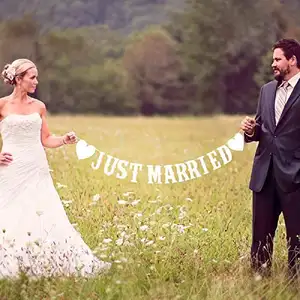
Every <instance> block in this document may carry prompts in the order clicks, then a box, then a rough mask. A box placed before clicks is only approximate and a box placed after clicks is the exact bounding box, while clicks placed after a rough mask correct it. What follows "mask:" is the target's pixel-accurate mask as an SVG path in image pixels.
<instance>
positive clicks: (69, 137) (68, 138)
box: [63, 131, 78, 144]
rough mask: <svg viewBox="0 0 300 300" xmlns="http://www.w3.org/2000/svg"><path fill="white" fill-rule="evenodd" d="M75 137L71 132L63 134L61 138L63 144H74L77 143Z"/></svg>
mask: <svg viewBox="0 0 300 300" xmlns="http://www.w3.org/2000/svg"><path fill="white" fill-rule="evenodd" d="M77 140H78V139H77V136H76V134H75V132H73V131H71V132H68V133H67V134H65V135H64V136H63V143H64V144H75V143H77Z"/></svg>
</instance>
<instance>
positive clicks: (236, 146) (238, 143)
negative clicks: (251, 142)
mask: <svg viewBox="0 0 300 300" xmlns="http://www.w3.org/2000/svg"><path fill="white" fill-rule="evenodd" d="M244 144H245V141H244V135H243V134H241V133H240V132H238V133H237V134H236V135H235V136H234V137H233V138H232V139H230V140H229V141H228V142H227V145H228V147H229V148H230V149H232V150H234V151H243V150H244Z"/></svg>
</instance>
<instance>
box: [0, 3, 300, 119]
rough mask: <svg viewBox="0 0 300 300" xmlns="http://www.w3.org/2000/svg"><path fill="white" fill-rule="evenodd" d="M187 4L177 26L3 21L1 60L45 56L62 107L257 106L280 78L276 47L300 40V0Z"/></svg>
mask: <svg viewBox="0 0 300 300" xmlns="http://www.w3.org/2000/svg"><path fill="white" fill-rule="evenodd" d="M116 1H117V0H116ZM135 1H138V0H135ZM145 2H146V1H145ZM156 2H159V1H156ZM111 3H113V2H111ZM148 4H149V3H148ZM145 5H146V4H145ZM184 5H185V9H184V10H178V11H177V12H176V13H175V12H173V13H172V14H170V15H169V18H168V22H164V23H163V24H154V25H152V26H151V25H147V26H146V27H145V28H144V29H143V30H137V31H132V32H130V33H129V34H124V32H122V30H119V29H112V28H111V27H110V26H108V25H105V24H98V25H93V26H81V27H77V28H73V27H70V28H62V27H61V28H55V27H53V28H49V29H47V30H44V29H43V27H42V26H40V22H41V21H38V20H37V19H36V18H35V17H34V16H33V15H30V14H28V15H24V16H23V17H21V18H14V19H9V20H6V19H2V22H1V24H0V63H1V64H2V66H4V65H5V64H6V63H7V62H10V61H12V60H14V59H16V58H20V57H27V58H30V59H32V60H33V61H35V62H36V64H37V66H38V68H39V87H38V90H37V95H36V96H37V97H38V98H39V99H41V100H42V101H43V102H45V103H46V105H47V107H48V110H49V111H50V112H52V113H64V112H68V113H100V114H116V115H132V114H143V115H156V114H160V115H172V114H176V115H177V114H192V115H200V114H212V113H226V114H233V113H243V114H244V113H253V112H255V109H256V104H257V96H258V91H259V88H260V85H261V84H263V83H264V82H266V81H267V80H270V79H272V74H271V68H270V65H271V60H272V53H271V47H272V45H273V43H274V42H275V41H276V40H278V39H279V38H282V37H293V38H297V37H300V29H299V21H298V19H297V16H296V14H295V13H294V8H295V5H297V1H295V0H289V4H288V5H287V4H286V3H284V4H283V3H281V1H277V0H257V1H255V2H252V1H250V0H245V1H240V0H227V1H224V0H201V1H199V0H186V1H185V3H184ZM289 9H290V10H291V11H289ZM8 92H9V87H7V86H4V85H1V86H0V94H1V95H4V94H7V93H8Z"/></svg>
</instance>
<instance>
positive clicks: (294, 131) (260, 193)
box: [241, 39, 300, 277]
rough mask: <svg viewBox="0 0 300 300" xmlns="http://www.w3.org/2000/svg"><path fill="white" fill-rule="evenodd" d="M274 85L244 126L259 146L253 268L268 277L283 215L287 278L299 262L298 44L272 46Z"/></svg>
mask: <svg viewBox="0 0 300 300" xmlns="http://www.w3.org/2000/svg"><path fill="white" fill-rule="evenodd" d="M272 68H273V72H274V77H275V80H273V81H271V82H268V83H267V84H265V85H263V86H262V88H261V91H260V96H259V102H258V107H257V113H256V116H255V119H253V118H249V117H246V118H245V119H244V120H243V121H242V122H241V129H242V130H243V131H244V137H245V142H246V143H249V142H253V141H255V142H256V141H258V147H257V150H256V153H255V157H254V164H253V169H252V174H251V180H250V186H249V187H250V189H251V190H252V191H253V217H252V230H253V232H252V247H251V265H252V268H253V270H255V271H256V272H259V273H260V274H269V272H270V267H271V260H272V253H273V238H274V236H275V231H276V228H277V222H278V217H279V215H280V213H281V212H282V213H283V216H284V220H285V226H286V235H287V243H288V267H289V274H290V275H291V276H292V277H293V276H294V275H296V274H297V270H298V272H299V266H297V265H298V260H299V258H300V254H299V251H300V80H299V79H300V44H299V43H298V42H297V41H295V40H293V39H282V40H280V41H278V42H277V43H275V45H274V46H273V63H272Z"/></svg>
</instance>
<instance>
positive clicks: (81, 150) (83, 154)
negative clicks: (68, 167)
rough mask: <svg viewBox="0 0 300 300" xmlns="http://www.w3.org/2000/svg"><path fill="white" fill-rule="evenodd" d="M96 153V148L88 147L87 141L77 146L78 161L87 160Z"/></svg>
mask: <svg viewBox="0 0 300 300" xmlns="http://www.w3.org/2000/svg"><path fill="white" fill-rule="evenodd" d="M95 152H96V148H95V147H94V146H91V145H88V144H87V142H86V141H84V140H80V141H79V142H78V143H77V144H76V154H77V157H78V159H86V158H89V157H91V156H93V155H94V154H95Z"/></svg>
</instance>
